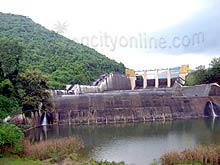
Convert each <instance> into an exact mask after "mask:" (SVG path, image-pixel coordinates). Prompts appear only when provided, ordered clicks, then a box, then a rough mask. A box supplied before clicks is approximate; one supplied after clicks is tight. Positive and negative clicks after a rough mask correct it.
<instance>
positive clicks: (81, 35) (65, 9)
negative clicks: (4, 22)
mask: <svg viewBox="0 0 220 165" xmlns="http://www.w3.org/2000/svg"><path fill="white" fill-rule="evenodd" d="M0 11H1V12H4V13H13V14H20V15H25V16H28V17H30V18H31V19H32V20H33V21H35V22H37V23H39V24H41V25H43V26H44V27H46V28H47V29H49V30H55V31H58V32H60V33H61V34H62V35H64V36H66V37H68V38H70V39H72V40H75V41H77V42H79V43H83V44H85V45H88V46H89V47H93V48H95V49H96V50H97V51H98V52H100V53H102V54H104V55H106V56H108V57H109V58H112V59H115V60H116V61H118V62H122V63H124V64H125V65H126V66H127V67H129V68H133V69H136V70H142V69H155V68H167V67H175V66H180V65H182V64H189V65H190V67H191V68H194V67H196V66H198V65H206V66H208V64H209V62H210V61H211V59H212V58H213V57H218V56H219V51H220V0H130V1H129V0H125V1H124V0H108V1H107V0H0ZM59 24H60V25H61V26H58V25H59Z"/></svg>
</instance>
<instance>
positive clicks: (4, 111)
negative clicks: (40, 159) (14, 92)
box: [0, 94, 19, 119]
mask: <svg viewBox="0 0 220 165" xmlns="http://www.w3.org/2000/svg"><path fill="white" fill-rule="evenodd" d="M18 110H19V104H18V101H17V100H16V99H15V98H13V97H11V98H8V97H6V96H3V95H1V94H0V119H4V118H5V117H7V116H8V115H10V114H11V113H16V112H17V111H18Z"/></svg>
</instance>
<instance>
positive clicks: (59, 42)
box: [0, 13, 125, 88]
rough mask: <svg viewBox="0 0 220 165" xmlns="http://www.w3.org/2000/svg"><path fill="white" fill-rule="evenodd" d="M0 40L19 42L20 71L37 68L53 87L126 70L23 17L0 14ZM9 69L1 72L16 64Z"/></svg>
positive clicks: (91, 50) (87, 81) (120, 64)
mask: <svg viewBox="0 0 220 165" xmlns="http://www.w3.org/2000/svg"><path fill="white" fill-rule="evenodd" d="M73 37H74V36H73ZM0 38H7V39H14V38H16V39H17V40H19V41H20V43H22V44H23V45H24V46H25V47H24V50H23V55H22V58H21V61H20V63H21V69H22V70H23V71H25V70H27V69H39V70H41V71H42V73H43V74H47V75H50V77H51V80H50V81H49V84H50V85H51V86H52V87H54V88H61V87H63V86H64V85H66V84H75V83H80V84H89V83H91V82H92V81H94V80H95V79H97V77H99V75H101V74H104V73H110V72H118V73H123V72H124V69H125V66H124V65H123V64H122V63H117V62H116V61H114V60H111V59H109V58H107V57H106V56H104V55H102V54H100V53H98V52H97V51H96V50H94V49H91V48H89V47H87V46H84V45H82V44H78V43H76V42H74V41H72V40H70V39H67V38H65V37H63V36H62V35H59V34H57V33H56V32H54V31H49V30H47V29H46V28H44V27H43V26H41V25H39V24H37V23H35V22H33V21H32V20H31V19H30V18H28V17H25V16H20V15H13V14H4V13H0ZM13 62H14V61H13ZM11 67H12V68H10V67H9V66H5V67H3V69H4V70H5V71H6V69H7V72H10V70H13V69H14V67H16V65H12V66H11Z"/></svg>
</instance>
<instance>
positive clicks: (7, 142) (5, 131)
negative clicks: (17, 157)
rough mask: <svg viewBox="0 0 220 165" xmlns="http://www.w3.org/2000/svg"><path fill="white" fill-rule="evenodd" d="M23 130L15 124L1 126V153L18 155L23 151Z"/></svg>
mask: <svg viewBox="0 0 220 165" xmlns="http://www.w3.org/2000/svg"><path fill="white" fill-rule="evenodd" d="M23 137H24V133H23V131H22V129H20V128H19V127H17V126H16V125H14V124H3V125H0V152H1V153H4V152H10V153H18V152H20V151H22V138H23Z"/></svg>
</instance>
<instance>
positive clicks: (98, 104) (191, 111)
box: [54, 85, 220, 124]
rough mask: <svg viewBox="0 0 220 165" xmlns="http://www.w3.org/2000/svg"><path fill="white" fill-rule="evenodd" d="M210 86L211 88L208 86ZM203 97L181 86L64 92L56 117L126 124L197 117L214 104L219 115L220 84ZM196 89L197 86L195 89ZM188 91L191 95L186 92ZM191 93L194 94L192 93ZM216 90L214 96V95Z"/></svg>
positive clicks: (62, 120) (61, 120)
mask: <svg viewBox="0 0 220 165" xmlns="http://www.w3.org/2000/svg"><path fill="white" fill-rule="evenodd" d="M207 88H208V87H207ZM207 88H204V87H201V89H203V90H207V91H206V95H204V92H201V93H203V95H202V96H198V95H197V96H195V95H194V92H193V90H195V88H191V90H190V87H189V89H187V88H185V89H183V88H180V90H178V92H177V90H174V89H172V88H164V89H157V90H156V89H151V90H150V89H142V90H134V91H115V92H111V93H110V92H109V93H93V94H85V95H78V96H75V95H66V96H65V95H63V96H58V97H54V103H55V106H56V112H55V118H56V120H57V122H58V123H60V124H64V123H69V124H96V123H127V122H137V121H153V120H173V119H186V118H198V117H205V116H210V115H211V110H212V109H211V106H210V103H212V104H213V105H214V106H213V105H212V106H213V107H214V108H215V112H216V114H219V115H220V113H219V112H220V111H219V109H218V104H219V103H220V96H218V95H217V94H216V91H219V87H218V86H216V85H210V88H209V90H208V89H207ZM196 89H197V88H196ZM184 90H185V91H184ZM186 90H188V92H187V93H188V95H187V96H186V95H184V92H186ZM189 93H191V95H190V94H189ZM213 93H214V94H215V95H213Z"/></svg>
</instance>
